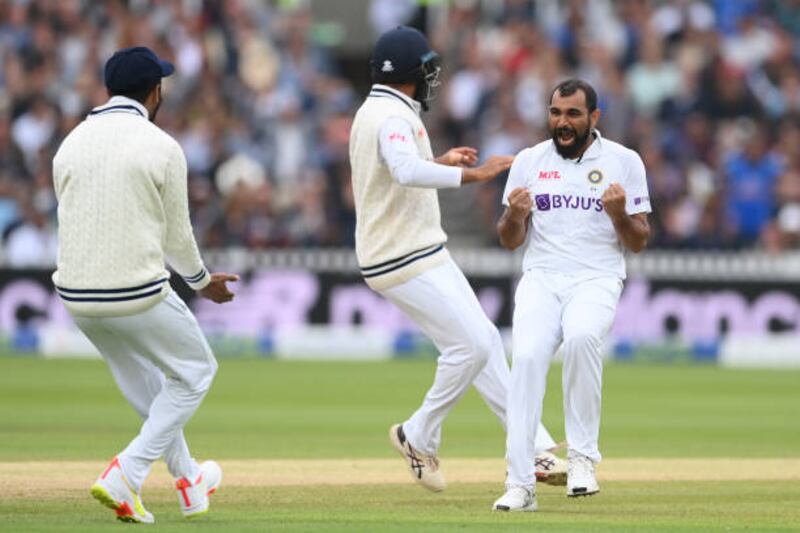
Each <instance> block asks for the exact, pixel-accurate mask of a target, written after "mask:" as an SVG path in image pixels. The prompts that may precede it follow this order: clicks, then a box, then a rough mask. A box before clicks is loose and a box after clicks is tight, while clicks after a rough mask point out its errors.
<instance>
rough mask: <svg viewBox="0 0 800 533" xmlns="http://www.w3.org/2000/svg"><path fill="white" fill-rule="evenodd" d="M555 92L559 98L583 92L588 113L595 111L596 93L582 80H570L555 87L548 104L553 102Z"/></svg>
mask: <svg viewBox="0 0 800 533" xmlns="http://www.w3.org/2000/svg"><path fill="white" fill-rule="evenodd" d="M556 91H558V94H560V95H561V96H571V95H573V94H575V92H577V91H583V94H584V96H585V97H586V107H587V108H588V109H589V113H591V112H592V111H594V110H595V109H597V92H595V90H594V87H592V86H591V85H589V84H588V83H587V82H585V81H583V80H579V79H576V78H572V79H569V80H564V81H562V82H561V83H559V84H558V85H556V88H555V89H553V92H552V93H550V102H552V101H553V95H554V94H556Z"/></svg>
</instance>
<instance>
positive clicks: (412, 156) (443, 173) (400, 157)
mask: <svg viewBox="0 0 800 533" xmlns="http://www.w3.org/2000/svg"><path fill="white" fill-rule="evenodd" d="M379 148H380V154H381V157H382V158H383V160H384V162H385V163H386V166H387V167H388V168H389V172H390V173H391V175H392V178H394V180H395V181H396V182H397V183H399V184H400V185H403V186H405V187H420V188H427V189H444V188H455V187H459V186H461V185H462V184H464V183H472V182H481V181H488V180H490V179H492V178H494V177H495V176H497V175H498V174H500V173H501V172H503V171H505V170H508V169H509V168H510V167H511V163H512V161H513V157H510V156H494V157H490V158H489V159H488V160H486V162H485V163H484V164H483V165H481V166H479V167H475V168H471V167H469V166H468V165H473V164H475V163H476V162H477V160H478V156H477V151H476V150H475V149H474V148H470V147H468V146H461V147H458V148H453V149H451V150H448V151H447V152H446V153H445V154H444V155H442V156H440V157H438V158H437V159H435V160H433V161H428V160H426V159H423V158H422V157H420V155H419V150H418V148H417V144H416V142H415V141H414V132H413V130H412V128H411V124H409V123H408V121H406V120H405V119H402V118H399V117H392V118H390V119H388V120H387V121H386V122H385V123H384V124H383V126H382V127H381V130H380V134H379Z"/></svg>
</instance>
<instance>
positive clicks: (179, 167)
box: [161, 143, 211, 291]
mask: <svg viewBox="0 0 800 533" xmlns="http://www.w3.org/2000/svg"><path fill="white" fill-rule="evenodd" d="M161 194H162V199H163V202H164V214H165V216H166V222H167V228H166V237H165V239H164V253H165V254H166V255H167V260H168V261H169V264H170V265H171V266H172V268H174V269H175V271H176V272H177V273H178V274H180V275H181V277H183V279H184V281H186V283H187V284H188V285H189V287H191V288H192V289H194V290H196V291H197V290H200V289H202V288H203V287H205V286H206V285H208V283H209V282H210V281H211V275H210V274H209V273H208V270H207V269H206V267H205V265H204V264H203V259H202V258H201V257H200V251H199V250H198V249H197V242H195V240H194V233H192V223H191V220H190V219H189V193H188V185H187V172H186V158H185V157H184V155H183V151H182V150H181V148H180V146H178V145H177V143H176V144H175V147H174V149H173V151H172V153H171V154H170V158H169V164H168V167H167V176H166V180H165V182H164V189H163V191H162V193H161Z"/></svg>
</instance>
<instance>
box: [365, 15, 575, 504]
mask: <svg viewBox="0 0 800 533" xmlns="http://www.w3.org/2000/svg"><path fill="white" fill-rule="evenodd" d="M371 67H372V78H373V81H374V82H375V85H373V86H372V90H371V92H370V94H369V96H368V97H367V99H366V101H365V102H364V104H363V105H362V106H361V108H360V109H359V110H358V112H357V113H356V116H355V120H354V122H353V127H352V131H351V136H350V163H351V167H352V181H353V193H354V197H355V207H356V255H357V258H358V263H359V265H360V268H361V273H362V275H363V277H364V279H365V281H366V283H367V284H368V285H369V287H371V288H372V289H374V290H375V291H377V292H378V293H380V294H381V295H383V296H384V297H386V298H387V299H388V300H390V301H391V302H393V303H394V304H395V305H397V306H398V307H399V308H400V309H402V310H403V311H405V312H406V313H407V314H408V315H409V316H410V317H411V318H412V319H413V320H414V321H415V323H416V324H417V325H419V327H420V328H421V329H422V330H423V331H424V332H425V333H426V334H427V335H428V336H429V337H430V338H431V340H432V341H433V342H434V344H435V345H436V347H437V349H438V350H439V352H440V354H441V355H440V357H439V359H438V364H437V369H436V376H435V379H434V382H433V385H432V387H431V388H430V390H429V391H428V394H427V395H426V397H425V400H424V402H423V403H422V406H421V407H420V408H419V409H418V410H417V411H416V412H415V413H414V414H413V415H412V416H411V417H410V418H409V419H408V420H406V421H404V422H403V423H402V424H397V425H395V426H392V427H391V428H390V440H391V442H392V444H393V446H394V447H395V448H396V449H397V450H398V451H399V452H400V454H401V455H402V456H403V457H404V458H405V460H406V465H407V467H408V470H409V471H410V473H411V475H412V476H413V478H414V479H415V481H417V482H418V483H420V484H421V485H423V486H424V487H426V488H428V489H431V490H433V491H440V490H443V489H444V488H445V486H446V482H445V479H444V476H443V475H442V472H441V470H440V468H439V460H438V458H437V451H438V448H439V445H440V443H441V426H442V423H443V421H444V418H445V417H446V415H447V414H448V413H449V412H450V410H451V409H452V408H453V406H454V405H455V404H456V403H457V402H458V400H459V399H460V398H461V396H462V395H463V394H464V393H465V392H466V391H467V389H468V388H469V386H470V385H471V384H474V385H475V387H476V388H477V390H478V392H479V393H480V394H481V395H482V397H483V398H484V400H485V401H486V403H487V404H488V405H489V407H490V409H491V410H492V411H494V413H495V414H496V415H497V416H498V417H499V418H500V420H501V422H502V423H503V424H504V425H505V420H506V395H507V390H508V380H509V369H508V363H507V361H506V357H505V351H504V348H503V343H502V340H501V337H500V334H499V332H498V331H497V328H496V327H495V326H494V324H493V323H492V322H491V321H490V320H489V319H488V318H487V317H486V315H485V313H484V312H483V310H482V308H481V306H480V304H479V302H478V299H477V298H476V296H475V293H474V292H473V291H472V288H471V287H470V285H469V283H468V282H467V280H466V278H465V277H464V275H463V274H462V272H461V270H460V269H459V268H458V266H457V265H456V264H455V263H454V262H453V260H452V259H451V258H450V255H449V253H448V251H447V249H446V248H445V246H444V244H445V241H446V240H447V236H446V235H445V233H444V231H443V230H442V227H441V223H440V215H439V203H438V198H437V193H436V189H438V188H445V187H459V186H461V185H462V184H464V183H470V182H483V181H488V180H490V179H492V178H494V177H495V176H496V175H497V174H499V173H500V172H502V171H504V170H507V169H508V168H509V167H510V165H511V161H512V158H511V157H490V158H489V159H488V160H487V161H486V162H485V163H484V164H483V165H481V166H479V167H475V168H470V167H468V166H467V165H474V164H475V163H476V162H477V153H476V151H475V150H474V149H472V148H467V147H460V148H453V149H451V150H450V151H448V152H447V153H445V154H444V155H443V156H441V157H439V158H436V159H434V157H433V153H432V150H431V144H430V139H429V137H428V133H427V131H426V129H425V126H424V124H423V123H422V120H421V118H420V111H421V110H423V109H427V105H428V102H429V101H430V100H431V99H432V98H433V96H434V92H435V89H436V88H437V87H438V85H439V81H438V76H439V70H440V68H439V65H438V56H437V55H436V54H435V52H433V51H432V50H431V49H430V47H429V45H428V42H427V40H426V39H425V37H424V36H423V35H422V34H421V33H420V32H418V31H417V30H414V29H412V28H407V27H399V28H396V29H394V30H391V31H389V32H387V33H385V34H384V35H382V36H381V37H380V39H379V40H378V42H377V43H376V46H375V49H374V52H373V56H372V59H371ZM537 433H538V435H539V437H538V440H537V446H536V448H537V450H538V451H540V452H544V453H545V455H544V456H543V457H540V461H539V466H540V471H541V472H540V473H539V475H540V477H543V478H547V477H549V475H550V472H549V471H548V469H552V468H553V466H554V463H553V461H559V460H558V459H557V458H555V457H554V456H553V455H552V454H549V453H547V452H546V450H548V449H551V448H553V447H555V446H556V444H555V442H554V441H553V439H552V438H551V437H550V435H549V434H548V433H547V430H546V429H544V428H543V427H542V428H540V430H539V431H538V432H537ZM533 460H534V455H533V453H532V455H531V475H534V466H533ZM561 463H562V464H561V469H562V472H563V471H564V470H565V468H564V465H563V461H561ZM561 478H562V480H563V476H561ZM557 479H558V476H557V475H553V476H552V479H550V480H549V481H550V482H557ZM561 482H562V483H563V481H561Z"/></svg>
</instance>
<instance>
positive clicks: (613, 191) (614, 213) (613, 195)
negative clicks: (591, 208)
mask: <svg viewBox="0 0 800 533" xmlns="http://www.w3.org/2000/svg"><path fill="white" fill-rule="evenodd" d="M602 201H603V209H605V211H606V213H607V214H608V216H609V217H611V219H612V220H613V219H616V218H620V217H623V216H625V189H623V188H622V185H620V184H619V183H612V184H611V185H609V186H608V189H606V191H605V192H604V193H603V198H602Z"/></svg>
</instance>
